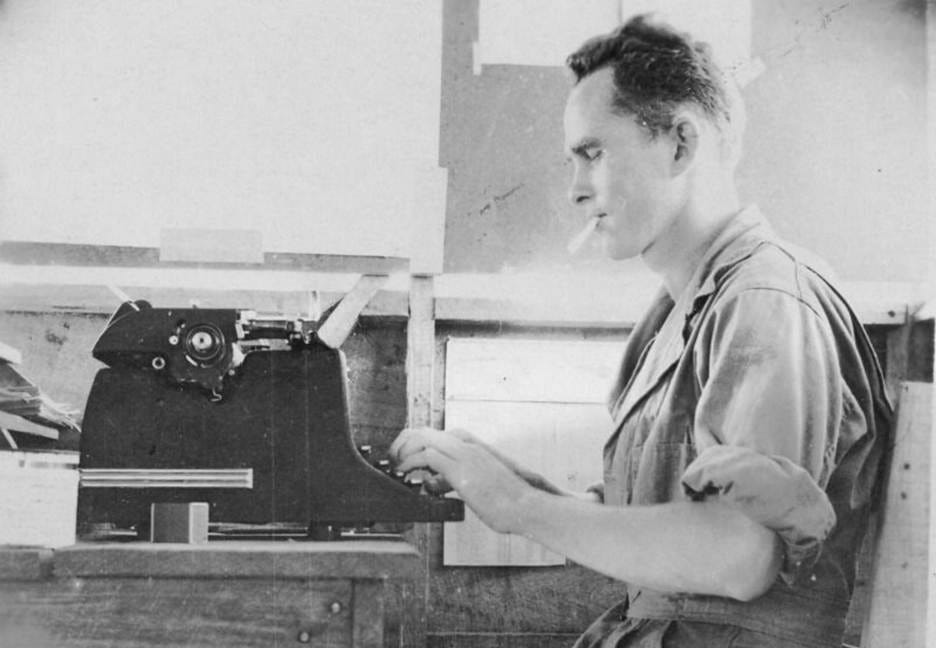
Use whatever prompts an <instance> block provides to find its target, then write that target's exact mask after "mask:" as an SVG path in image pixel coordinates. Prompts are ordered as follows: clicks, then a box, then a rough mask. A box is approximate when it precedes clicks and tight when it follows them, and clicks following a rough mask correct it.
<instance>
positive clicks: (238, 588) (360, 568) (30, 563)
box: [0, 540, 419, 648]
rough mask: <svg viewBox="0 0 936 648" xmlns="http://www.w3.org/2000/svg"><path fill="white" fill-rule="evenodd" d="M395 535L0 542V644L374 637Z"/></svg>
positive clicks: (378, 634)
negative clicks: (37, 545) (42, 544)
mask: <svg viewBox="0 0 936 648" xmlns="http://www.w3.org/2000/svg"><path fill="white" fill-rule="evenodd" d="M418 563H419V561H418V554H417V553H416V551H415V550H414V549H413V548H412V547H411V546H410V545H408V544H406V543H404V542H395V541H378V540H353V541H346V542H307V541H302V542H297V541H272V540H271V541H266V542H263V541H250V542H241V541H217V542H212V543H211V544H208V545H179V544H150V543H142V542H139V543H138V542H130V543H100V544H98V543H87V544H77V545H74V546H71V547H66V548H63V549H59V550H55V551H50V550H46V549H34V548H11V547H0V646H3V647H4V648H20V647H22V648H52V647H55V648H61V647H62V646H69V647H73V646H74V647H80V648H90V647H92V646H93V647H94V648H104V647H108V648H109V647H111V646H128V647H133V648H142V647H144V646H145V647H156V646H159V647H160V648H163V647H165V646H193V647H194V646H231V647H235V646H278V647H280V648H285V647H287V646H296V647H297V648H299V647H301V646H306V645H308V646H329V647H337V646H361V647H367V648H382V646H383V642H384V596H383V595H384V588H385V584H386V582H387V580H388V579H391V578H394V579H395V578H412V577H413V576H414V575H416V574H417V569H418Z"/></svg>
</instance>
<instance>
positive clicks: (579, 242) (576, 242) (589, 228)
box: [566, 216, 601, 254]
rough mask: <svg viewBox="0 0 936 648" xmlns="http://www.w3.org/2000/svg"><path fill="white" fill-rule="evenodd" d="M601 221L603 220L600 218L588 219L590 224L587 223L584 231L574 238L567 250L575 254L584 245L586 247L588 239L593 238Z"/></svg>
mask: <svg viewBox="0 0 936 648" xmlns="http://www.w3.org/2000/svg"><path fill="white" fill-rule="evenodd" d="M599 220H601V217H600V216H592V217H591V218H589V219H588V222H587V223H585V227H583V228H582V231H581V232H579V233H578V234H576V235H575V237H573V239H572V240H571V241H569V244H568V245H567V246H566V250H568V252H569V254H575V253H576V252H578V251H579V250H580V249H581V247H582V246H583V245H585V241H587V240H588V237H589V236H591V235H592V232H594V231H595V229H596V228H597V227H598V221H599Z"/></svg>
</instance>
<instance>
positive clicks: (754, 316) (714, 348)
mask: <svg viewBox="0 0 936 648" xmlns="http://www.w3.org/2000/svg"><path fill="white" fill-rule="evenodd" d="M702 326H703V327H704V328H703V329H702V330H701V331H700V335H699V344H698V345H697V347H696V349H695V351H694V353H695V358H694V360H695V367H696V372H697V378H698V384H699V386H700V395H699V401H698V406H697V408H696V412H695V420H694V434H695V440H696V448H697V450H698V455H697V457H696V459H695V460H694V461H693V462H692V463H691V464H690V465H689V466H688V467H687V469H686V471H685V473H684V474H683V476H682V483H683V486H684V488H685V490H686V492H687V493H688V494H689V495H690V497H692V498H694V499H712V498H718V499H719V500H720V501H723V502H725V503H727V504H729V505H730V506H733V507H736V508H737V509H739V510H740V511H741V512H743V513H744V514H745V515H747V516H748V517H750V518H751V519H753V520H755V521H757V522H759V523H761V524H763V525H764V526H766V527H767V528H769V529H771V530H773V531H775V532H776V533H777V534H778V535H779V536H780V538H781V539H782V540H783V543H784V545H785V556H784V563H783V566H782V568H781V576H782V577H783V578H784V580H786V581H787V582H793V581H795V580H796V579H797V578H798V577H799V575H800V574H802V573H804V572H805V571H806V570H808V569H809V568H811V567H812V565H813V564H814V562H815V560H816V559H817V558H818V556H819V553H820V551H821V549H822V543H823V541H824V540H825V538H826V537H827V536H828V534H829V532H830V531H831V530H832V528H833V526H834V525H835V511H834V509H833V508H832V504H831V503H830V501H829V498H828V497H827V495H826V493H825V490H824V489H825V486H826V484H827V482H828V477H829V474H830V472H831V471H832V469H833V468H834V465H833V464H834V457H835V445H836V441H837V434H838V427H839V421H840V419H841V411H842V383H841V378H840V375H839V371H838V363H837V358H836V349H835V343H834V340H833V338H832V335H831V333H830V331H829V328H828V326H827V324H826V323H825V321H824V320H823V319H822V317H821V316H819V315H818V314H817V313H816V312H815V311H814V310H813V309H812V308H810V306H809V305H808V304H806V303H805V302H804V301H802V300H801V299H800V298H799V297H797V296H796V295H795V294H791V293H789V292H786V291H783V290H775V289H766V288H764V289H749V290H745V291H742V292H740V293H738V294H737V295H735V296H734V297H732V298H730V299H728V300H725V301H724V302H723V303H721V304H720V305H719V307H718V308H717V309H716V310H715V311H714V312H713V313H712V314H711V316H710V317H707V318H706V321H705V323H704V324H702Z"/></svg>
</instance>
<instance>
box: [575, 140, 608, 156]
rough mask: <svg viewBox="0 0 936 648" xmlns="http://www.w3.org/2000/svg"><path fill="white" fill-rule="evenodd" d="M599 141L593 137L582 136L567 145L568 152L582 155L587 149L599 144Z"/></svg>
mask: <svg viewBox="0 0 936 648" xmlns="http://www.w3.org/2000/svg"><path fill="white" fill-rule="evenodd" d="M600 145H601V142H600V141H599V140H598V139H597V138H595V137H584V138H582V139H580V140H579V141H578V142H576V143H575V144H573V145H571V146H570V147H569V152H570V153H574V154H575V155H579V156H582V155H584V154H585V152H586V151H588V149H591V148H595V147H596V146H600Z"/></svg>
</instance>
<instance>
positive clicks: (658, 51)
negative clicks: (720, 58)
mask: <svg viewBox="0 0 936 648" xmlns="http://www.w3.org/2000/svg"><path fill="white" fill-rule="evenodd" d="M566 64H567V65H568V66H569V68H570V69H571V70H572V72H573V73H574V74H575V77H576V83H578V82H579V81H581V80H582V79H583V78H585V77H586V76H588V75H589V74H591V73H592V72H595V71H597V70H600V69H603V68H606V67H610V68H611V69H612V70H613V73H614V85H615V89H616V93H615V97H614V100H613V103H614V108H615V109H617V110H619V111H622V112H624V113H629V114H632V115H634V116H635V117H636V119H637V121H638V123H640V124H641V125H643V126H644V127H645V128H646V129H647V130H648V131H649V132H650V135H651V136H653V137H656V136H657V135H659V134H660V133H663V132H666V131H668V130H670V129H671V128H672V127H673V119H674V116H675V112H676V110H677V109H678V108H679V107H680V106H683V105H686V104H691V105H693V106H695V107H697V108H698V109H700V110H701V111H702V112H703V114H704V115H705V116H707V117H709V118H710V119H711V120H712V121H713V122H714V123H715V124H716V125H718V126H719V127H723V126H725V125H729V124H730V123H731V112H732V111H731V105H730V103H731V100H730V97H729V92H730V90H729V88H728V86H727V81H726V79H725V76H724V74H723V73H722V71H721V70H720V69H719V67H718V66H717V65H716V64H715V62H714V61H713V59H712V50H711V48H710V47H709V46H708V45H707V44H706V43H701V42H695V41H693V40H692V38H691V37H690V36H689V35H688V34H685V33H680V32H678V31H676V30H675V29H673V28H672V27H670V26H669V25H665V24H662V23H657V22H651V21H650V19H649V17H648V16H647V15H640V16H636V17H634V18H632V19H631V20H629V21H628V22H627V23H626V24H624V25H621V26H620V27H618V28H617V29H615V30H614V31H612V32H611V33H609V34H606V35H603V36H597V37H595V38H592V39H590V40H588V41H587V42H585V44H584V45H582V46H581V47H580V48H579V49H578V50H577V51H576V52H574V53H573V54H571V55H570V56H569V58H568V59H567V60H566Z"/></svg>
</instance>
